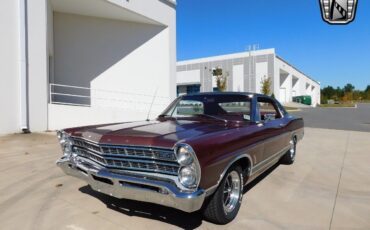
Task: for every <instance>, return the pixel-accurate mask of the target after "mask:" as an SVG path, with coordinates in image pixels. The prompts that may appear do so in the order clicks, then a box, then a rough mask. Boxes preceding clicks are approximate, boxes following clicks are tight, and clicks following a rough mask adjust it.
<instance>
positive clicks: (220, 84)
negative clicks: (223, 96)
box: [212, 67, 228, 92]
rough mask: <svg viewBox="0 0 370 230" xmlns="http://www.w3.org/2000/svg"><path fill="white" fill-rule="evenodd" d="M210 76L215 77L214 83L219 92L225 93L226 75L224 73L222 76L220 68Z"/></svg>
mask: <svg viewBox="0 0 370 230" xmlns="http://www.w3.org/2000/svg"><path fill="white" fill-rule="evenodd" d="M212 75H213V76H215V77H216V82H217V88H218V90H219V91H221V92H222V91H225V90H226V88H227V85H226V83H227V77H228V73H227V72H226V73H225V74H223V71H222V69H221V68H220V67H217V68H216V69H214V70H213V71H212Z"/></svg>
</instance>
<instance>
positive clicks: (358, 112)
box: [292, 104, 370, 132]
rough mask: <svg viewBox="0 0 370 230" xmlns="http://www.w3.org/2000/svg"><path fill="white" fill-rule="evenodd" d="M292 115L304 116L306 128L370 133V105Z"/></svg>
mask: <svg viewBox="0 0 370 230" xmlns="http://www.w3.org/2000/svg"><path fill="white" fill-rule="evenodd" d="M292 114H295V115H298V116H302V117H303V118H304V121H305V126H306V127H314V128H323V129H339V130H355V131H363V132H370V104H358V106H357V108H310V109H302V110H301V111H299V112H293V113H292Z"/></svg>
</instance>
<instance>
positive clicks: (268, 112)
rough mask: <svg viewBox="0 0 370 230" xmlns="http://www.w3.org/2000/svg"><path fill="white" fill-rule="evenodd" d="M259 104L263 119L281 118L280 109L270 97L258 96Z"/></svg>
mask: <svg viewBox="0 0 370 230" xmlns="http://www.w3.org/2000/svg"><path fill="white" fill-rule="evenodd" d="M257 106H258V108H259V116H260V119H261V121H271V120H275V119H280V118H281V114H280V112H279V109H278V107H277V105H276V104H275V103H274V101H272V100H270V99H268V98H258V100H257Z"/></svg>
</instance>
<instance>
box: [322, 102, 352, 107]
mask: <svg viewBox="0 0 370 230" xmlns="http://www.w3.org/2000/svg"><path fill="white" fill-rule="evenodd" d="M320 107H322V108H343V107H350V108H354V107H356V104H350V103H347V104H321V105H320Z"/></svg>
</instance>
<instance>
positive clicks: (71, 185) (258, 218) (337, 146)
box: [0, 128, 370, 230]
mask: <svg viewBox="0 0 370 230" xmlns="http://www.w3.org/2000/svg"><path fill="white" fill-rule="evenodd" d="M369 140H370V133H365V132H356V131H340V130H328V129H316V128H306V131H305V137H304V139H303V141H302V142H300V143H299V145H298V148H297V153H298V155H297V158H296V162H295V163H294V164H293V165H291V166H287V165H276V166H274V167H273V168H272V169H271V170H269V172H267V173H265V174H263V175H262V176H261V177H260V178H259V179H258V180H257V181H256V182H255V183H253V184H252V185H250V186H248V188H246V193H245V196H244V199H243V203H242V206H241V209H240V212H239V215H238V216H237V218H236V219H235V220H234V221H233V222H232V223H230V224H228V225H226V226H217V225H214V224H211V223H209V222H207V221H204V220H203V219H202V217H201V215H200V214H199V213H193V214H187V213H183V212H180V211H177V210H174V209H170V208H166V207H162V206H160V205H152V204H147V203H141V202H134V201H129V200H119V199H115V198H112V197H109V196H106V195H103V194H100V193H98V192H94V191H92V190H91V189H90V188H89V187H88V186H87V185H86V184H85V183H84V182H82V181H80V180H78V179H76V178H72V177H69V176H66V175H64V174H63V173H62V172H61V170H60V169H59V168H57V167H56V166H55V160H56V159H57V158H58V157H60V155H61V154H60V148H59V146H58V143H57V141H56V138H55V134H28V135H25V134H17V135H9V136H3V137H0V159H1V160H0V171H1V173H0V223H1V225H0V226H1V227H0V229H17V230H18V229H22V230H23V229H26V230H27V229H35V230H43V229H72V230H84V229H86V230H90V229H135V230H140V229H151V230H155V229H160V230H163V229H193V228H197V229H220V230H221V229H268V230H273V229H294V230H296V229H307V230H311V229H363V230H365V229H366V230H368V229H370V218H369V217H370V177H369V175H370V167H369V162H370V154H369V151H365V150H369V149H370V142H369Z"/></svg>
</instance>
